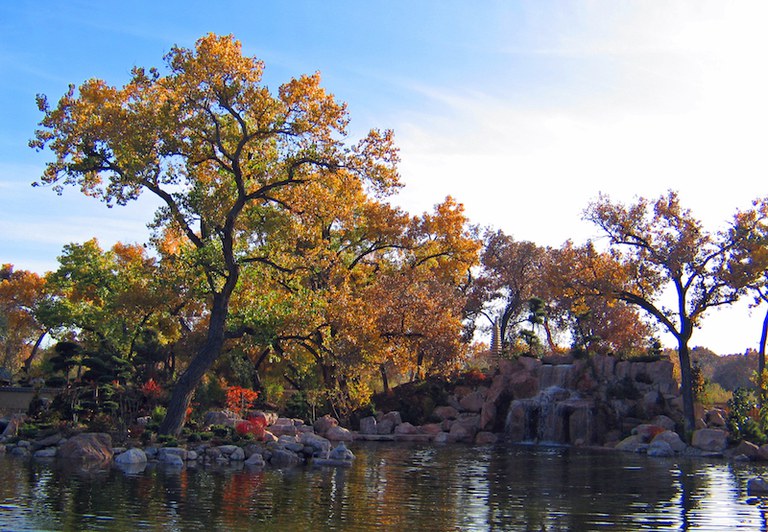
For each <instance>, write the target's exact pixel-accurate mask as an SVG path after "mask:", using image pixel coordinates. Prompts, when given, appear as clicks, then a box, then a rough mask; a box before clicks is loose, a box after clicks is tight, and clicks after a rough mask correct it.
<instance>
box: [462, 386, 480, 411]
mask: <svg viewBox="0 0 768 532" xmlns="http://www.w3.org/2000/svg"><path fill="white" fill-rule="evenodd" d="M483 403H485V397H484V396H483V394H481V393H480V392H479V391H474V392H471V393H468V394H467V395H465V396H464V397H462V398H461V399H460V400H459V404H460V405H461V408H462V409H463V410H464V411H465V412H475V413H479V412H480V410H482V408H483Z"/></svg>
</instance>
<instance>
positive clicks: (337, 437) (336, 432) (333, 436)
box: [325, 426, 355, 441]
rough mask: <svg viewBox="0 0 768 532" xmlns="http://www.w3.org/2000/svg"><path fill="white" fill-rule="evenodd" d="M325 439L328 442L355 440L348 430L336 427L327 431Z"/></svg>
mask: <svg viewBox="0 0 768 532" xmlns="http://www.w3.org/2000/svg"><path fill="white" fill-rule="evenodd" d="M325 437H326V438H328V439H329V440H330V441H352V440H354V439H355V436H354V434H352V433H351V432H350V431H349V430H348V429H345V428H344V427H338V426H336V427H331V428H330V429H328V432H326V434H325Z"/></svg>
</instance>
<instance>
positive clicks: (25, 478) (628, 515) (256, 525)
mask: <svg viewBox="0 0 768 532" xmlns="http://www.w3.org/2000/svg"><path fill="white" fill-rule="evenodd" d="M351 448H352V449H353V451H354V452H355V454H356V455H357V459H356V460H355V462H354V465H353V466H352V467H350V468H347V469H333V468H311V467H307V468H297V469H289V470H276V469H266V470H263V471H261V470H248V469H243V468H241V469H233V468H226V469H211V468H203V467H197V468H188V469H185V470H182V471H174V470H167V469H163V468H161V467H151V466H150V467H148V468H147V469H146V470H144V471H143V472H141V473H137V474H126V473H124V472H122V471H119V470H116V469H113V470H106V471H90V472H88V471H82V470H79V471H78V470H72V469H71V468H67V467H64V466H63V465H62V464H60V463H55V462H48V463H41V462H38V461H31V462H30V461H24V460H20V459H16V458H13V457H2V456H0V530H78V531H79V530H206V531H208V532H211V531H215V530H227V531H229V530H281V531H285V530H289V531H292V530H312V531H318V530H408V531H411V532H415V531H420V530H451V531H454V530H536V531H539V530H576V531H581V530H719V531H725V530H739V529H741V530H768V526H767V525H766V522H767V520H768V499H766V500H765V501H763V500H759V499H754V498H751V497H749V496H748V495H747V492H746V483H747V480H748V479H749V478H751V477H752V476H755V475H758V474H761V473H768V470H764V469H763V466H756V465H753V464H752V465H751V464H730V463H727V462H724V461H716V462H712V461H703V460H694V459H677V458H676V459H658V458H647V457H645V456H639V455H633V454H625V453H612V452H588V451H577V450H571V449H565V448H534V447H519V446H504V445H499V446H489V447H472V446H456V445H454V446H446V447H433V446H421V445H405V444H392V443H387V444H381V443H378V444H373V443H369V444H355V445H352V446H351Z"/></svg>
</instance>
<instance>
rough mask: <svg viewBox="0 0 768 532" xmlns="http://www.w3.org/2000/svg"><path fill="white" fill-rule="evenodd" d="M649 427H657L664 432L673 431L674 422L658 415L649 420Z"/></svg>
mask: <svg viewBox="0 0 768 532" xmlns="http://www.w3.org/2000/svg"><path fill="white" fill-rule="evenodd" d="M651 425H658V426H659V427H662V428H664V429H665V430H675V421H674V420H673V419H672V418H670V417H668V416H665V415H658V416H656V417H655V418H653V419H652V420H651Z"/></svg>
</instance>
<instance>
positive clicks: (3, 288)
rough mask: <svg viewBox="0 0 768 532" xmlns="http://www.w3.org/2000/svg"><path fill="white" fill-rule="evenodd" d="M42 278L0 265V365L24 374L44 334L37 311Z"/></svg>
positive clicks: (43, 282) (45, 331)
mask: <svg viewBox="0 0 768 532" xmlns="http://www.w3.org/2000/svg"><path fill="white" fill-rule="evenodd" d="M44 292H45V279H43V278H42V277H40V276H39V275H38V274H36V273H34V272H29V271H26V270H14V268H13V265H11V264H4V265H2V268H0V367H5V368H7V369H8V370H9V371H11V372H12V373H16V372H17V371H18V370H19V369H21V368H23V369H24V370H25V372H26V373H29V369H30V367H31V365H32V360H33V359H34V357H35V354H36V353H37V351H38V349H39V347H40V344H41V343H42V341H43V338H44V337H45V335H46V333H47V328H46V327H45V326H44V325H43V324H42V323H41V321H40V319H39V316H38V313H39V306H40V303H41V301H42V300H43V295H44Z"/></svg>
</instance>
